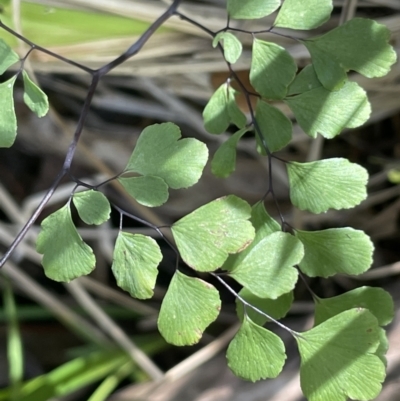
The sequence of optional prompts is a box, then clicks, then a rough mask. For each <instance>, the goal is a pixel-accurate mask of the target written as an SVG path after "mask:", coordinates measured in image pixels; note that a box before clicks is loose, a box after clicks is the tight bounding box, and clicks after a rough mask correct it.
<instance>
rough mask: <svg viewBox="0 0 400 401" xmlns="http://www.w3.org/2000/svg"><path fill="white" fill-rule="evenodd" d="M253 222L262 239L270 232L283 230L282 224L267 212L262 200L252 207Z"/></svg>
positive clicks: (257, 233) (257, 234)
mask: <svg viewBox="0 0 400 401" xmlns="http://www.w3.org/2000/svg"><path fill="white" fill-rule="evenodd" d="M251 223H252V224H253V226H254V228H255V229H256V236H257V238H260V239H261V238H263V237H266V236H267V235H269V234H272V233H275V232H277V231H281V226H280V224H279V223H278V222H277V221H276V220H274V219H273V218H272V217H271V216H270V215H269V214H268V213H267V211H266V210H265V206H264V204H263V203H262V202H258V203H256V204H255V205H254V206H253V207H252V210H251ZM259 236H260V237H259Z"/></svg>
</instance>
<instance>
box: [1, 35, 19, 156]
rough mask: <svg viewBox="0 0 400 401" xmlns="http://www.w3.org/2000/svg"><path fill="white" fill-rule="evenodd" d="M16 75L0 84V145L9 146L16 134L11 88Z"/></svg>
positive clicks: (2, 146)
mask: <svg viewBox="0 0 400 401" xmlns="http://www.w3.org/2000/svg"><path fill="white" fill-rule="evenodd" d="M0 43H1V42H0ZM16 78H17V77H16V76H14V77H12V78H10V79H9V80H8V81H5V82H3V83H2V84H0V110H1V113H0V147H1V148H9V147H10V146H12V144H13V143H14V141H15V137H16V136H17V118H16V117H15V110H14V98H13V89H14V83H15V80H16Z"/></svg>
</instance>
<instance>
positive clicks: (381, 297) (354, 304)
mask: <svg viewBox="0 0 400 401" xmlns="http://www.w3.org/2000/svg"><path fill="white" fill-rule="evenodd" d="M353 308H364V309H368V310H369V311H370V312H371V313H372V314H373V315H374V316H375V317H376V319H377V320H378V324H379V325H380V326H386V325H387V324H389V323H390V322H391V321H392V320H393V317H394V305H393V299H392V297H391V296H390V294H389V293H388V292H387V291H385V290H383V289H382V288H373V287H360V288H356V289H354V290H351V291H348V292H346V293H344V294H341V295H338V296H336V297H332V298H318V299H317V302H316V303H315V325H316V326H317V325H319V324H321V323H323V322H325V321H326V320H328V319H330V318H331V317H333V316H336V315H338V314H339V313H341V312H344V311H346V310H348V309H353Z"/></svg>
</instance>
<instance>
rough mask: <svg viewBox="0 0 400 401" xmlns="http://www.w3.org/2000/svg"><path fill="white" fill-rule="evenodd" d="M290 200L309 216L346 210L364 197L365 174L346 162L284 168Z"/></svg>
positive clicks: (336, 159)
mask: <svg viewBox="0 0 400 401" xmlns="http://www.w3.org/2000/svg"><path fill="white" fill-rule="evenodd" d="M286 167H287V170H288V175H289V184H290V199H291V201H292V203H293V205H294V206H296V207H298V208H299V209H301V210H308V211H310V212H312V213H322V212H326V211H327V210H328V209H336V210H340V209H349V208H351V207H354V206H357V205H358V204H360V203H361V202H362V201H363V200H364V199H365V198H366V197H367V188H366V187H367V181H368V173H367V171H366V170H365V169H364V168H363V167H361V166H359V165H358V164H355V163H350V162H349V161H348V160H347V159H341V158H333V159H326V160H319V161H316V162H310V163H298V162H290V163H287V164H286Z"/></svg>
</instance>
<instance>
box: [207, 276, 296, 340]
mask: <svg viewBox="0 0 400 401" xmlns="http://www.w3.org/2000/svg"><path fill="white" fill-rule="evenodd" d="M210 274H211V275H212V276H214V277H215V278H216V279H217V280H218V281H219V282H220V283H221V284H222V285H223V286H224V287H225V288H226V289H227V290H228V291H229V292H230V293H231V294H233V295H234V296H235V297H236V298H237V299H238V300H239V301H240V302H242V303H243V305H246V306H247V307H248V308H251V309H253V310H254V311H256V312H257V313H259V314H260V315H263V316H265V317H266V318H268V319H269V320H271V322H274V323H275V324H277V325H278V326H279V327H281V328H282V329H283V330H286V331H287V332H289V333H290V334H291V335H292V336H299V335H300V333H297V331H294V330H292V329H290V328H289V327H287V326H285V325H284V324H283V323H281V322H280V321H279V320H276V319H274V318H273V317H271V316H269V315H268V314H267V313H265V312H263V311H262V310H261V309H258V308H257V307H255V306H253V305H251V304H250V303H248V302H247V301H246V300H245V299H244V298H243V297H241V296H240V295H239V294H238V293H237V292H236V291H235V290H234V289H233V288H232V287H231V286H230V285H229V284H228V283H226V282H225V281H224V280H223V279H222V278H221V277H220V276H218V275H217V274H215V273H210Z"/></svg>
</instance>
